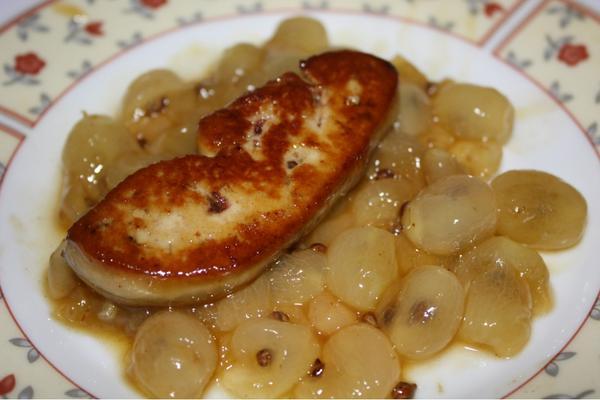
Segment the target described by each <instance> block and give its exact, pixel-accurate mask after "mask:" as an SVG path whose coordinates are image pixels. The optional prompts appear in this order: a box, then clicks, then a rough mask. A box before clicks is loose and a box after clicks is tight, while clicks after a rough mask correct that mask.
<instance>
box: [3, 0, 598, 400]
mask: <svg viewBox="0 0 600 400" xmlns="http://www.w3.org/2000/svg"><path fill="white" fill-rule="evenodd" d="M72 3H77V4H78V5H77V6H73V5H72ZM173 3H174V2H173V0H171V1H169V0H130V1H128V3H127V5H126V6H123V4H125V3H119V4H118V6H117V7H113V9H112V10H109V14H110V13H113V12H114V13H115V14H114V15H120V16H124V18H125V17H126V18H138V21H140V22H142V21H146V23H149V24H150V25H151V26H152V27H153V28H154V31H147V30H136V31H133V32H131V31H128V32H126V34H123V32H121V33H122V34H121V35H119V36H118V37H116V36H113V37H112V38H110V35H111V34H112V33H113V30H112V29H113V28H114V27H115V26H120V27H123V26H125V27H127V28H129V27H130V26H132V25H128V24H127V23H124V24H121V23H119V24H116V23H114V22H113V21H114V19H112V18H107V17H106V16H103V17H98V18H97V17H96V14H95V13H94V12H89V13H88V12H87V11H83V12H82V10H85V9H86V7H89V8H90V10H94V11H95V10H97V9H99V8H98V7H99V4H95V2H93V1H86V2H84V1H79V2H76V1H71V2H69V3H67V2H60V1H47V2H44V3H42V5H41V6H40V7H37V8H35V9H33V10H32V11H30V12H27V13H25V14H23V15H21V16H19V17H18V18H17V19H15V20H14V21H13V23H10V24H7V25H5V26H4V27H2V28H0V47H3V46H4V45H3V44H2V39H3V38H6V37H7V35H14V36H13V38H12V39H11V40H13V41H14V42H16V43H17V44H18V46H15V47H16V49H15V51H12V52H3V56H0V63H1V64H2V65H3V75H0V81H1V82H0V88H1V89H2V91H4V90H10V89H11V88H18V89H15V90H17V91H20V92H21V93H23V89H24V88H25V89H26V91H27V93H26V96H25V97H26V99H25V100H26V101H25V100H24V102H23V104H22V105H21V107H20V108H19V109H11V108H10V106H6V105H4V104H2V103H1V102H0V111H2V112H4V113H5V114H6V115H7V116H8V117H9V118H11V119H12V120H13V121H16V122H17V123H22V124H25V125H26V126H29V127H32V126H34V125H35V123H36V122H37V121H38V120H39V119H40V118H42V117H43V114H44V112H46V111H47V109H48V108H49V107H50V106H51V105H52V103H53V102H54V101H57V100H58V99H59V98H60V96H61V95H62V93H64V91H65V90H68V88H69V87H70V86H71V85H73V84H76V83H77V81H78V80H79V79H81V78H82V77H84V76H85V75H87V74H88V73H89V72H91V71H92V70H93V69H94V68H97V67H100V66H101V65H102V64H103V63H104V62H105V61H106V60H108V59H110V57H112V56H113V55H114V54H115V53H119V52H121V51H124V50H126V49H128V48H130V47H132V46H135V45H138V44H140V43H142V42H144V41H146V40H149V39H151V38H152V37H154V36H156V35H158V34H160V33H161V32H164V31H168V30H170V29H174V28H177V27H178V26H180V27H181V26H185V25H187V24H192V23H201V22H202V21H204V20H206V19H209V18H213V17H215V16H216V15H217V14H218V13H221V14H223V15H232V14H238V15H243V14H253V13H261V12H265V11H270V10H271V9H273V10H279V9H280V7H281V6H280V4H281V3H282V2H280V3H277V4H276V5H275V2H268V1H257V2H254V3H243V4H242V3H241V2H223V3H222V4H224V6H222V9H218V7H214V8H213V9H212V11H213V12H215V11H214V10H215V9H218V11H217V12H215V15H212V14H210V13H209V12H208V10H206V9H194V10H189V12H181V13H180V15H177V16H176V15H174V14H175V13H173V10H174V7H173ZM285 3H286V5H292V7H295V9H296V10H303V9H304V10H321V11H336V10H342V11H353V12H361V13H369V14H375V15H381V16H390V17H397V18H399V19H400V20H401V21H404V22H409V23H417V24H422V25H427V26H430V27H431V28H433V29H436V30H441V31H446V32H447V33H449V34H452V35H454V36H457V37H459V38H462V39H464V40H466V41H470V42H472V43H474V44H476V45H479V46H483V45H484V44H485V43H486V42H487V41H488V39H489V38H490V37H492V36H493V35H494V33H495V32H496V31H497V30H498V28H499V27H500V25H501V24H502V23H503V22H504V21H506V20H508V19H510V17H511V14H512V13H513V12H514V11H515V10H517V9H518V8H519V7H521V6H522V5H523V3H526V0H499V1H489V0H462V1H458V0H456V1H453V3H452V5H451V6H450V7H448V3H449V2H445V3H443V4H445V6H440V4H442V3H441V1H439V0H438V3H437V4H434V3H429V5H428V6H422V4H423V2H421V3H419V5H418V6H416V7H415V6H414V4H415V3H414V2H413V1H411V0H407V1H406V2H395V3H393V2H389V1H387V2H386V1H383V2H381V1H380V2H366V1H356V2H353V3H352V4H351V5H350V4H349V2H344V3H341V0H340V1H320V2H319V1H300V2H298V1H288V2H285ZM457 3H458V4H460V7H455V5H456V4H457ZM179 4H180V5H181V3H179ZM185 4H186V5H187V6H188V7H189V6H190V5H191V4H194V3H193V2H186V3H185ZM196 4H197V3H196ZM411 7H412V8H411ZM444 7H448V8H449V9H452V11H451V12H448V9H445V8H444ZM104 8H105V9H109V8H110V7H107V6H105V7H104ZM169 9H170V11H171V14H172V15H170V16H169V17H170V19H168V18H167V17H166V16H165V14H162V13H163V12H164V13H167V12H168V10H169ZM52 13H54V14H57V15H59V16H60V17H57V16H56V15H54V16H53V17H51V18H50V20H48V21H46V19H45V15H46V14H52ZM92 15H93V16H94V17H91V16H92ZM111 15H112V14H111ZM65 17H66V19H65ZM61 18H62V19H63V22H62V23H61V24H59V23H58V21H57V19H61ZM465 21H467V22H465ZM473 21H475V25H477V29H475V31H474V32H469V31H467V30H466V28H465V26H466V25H468V24H471V25H473V23H474V22H473ZM551 21H553V22H551ZM157 22H160V23H157ZM161 23H163V24H164V25H161ZM551 23H554V24H556V25H557V26H558V27H559V30H558V32H560V33H561V34H560V35H558V36H556V37H554V36H551V35H549V34H544V29H540V28H539V26H542V27H545V26H549V24H551ZM584 24H587V25H585V26H584ZM133 25H135V24H133ZM54 28H56V29H59V28H60V29H62V31H61V32H59V33H60V34H59V33H57V37H59V36H60V40H61V41H62V43H61V45H63V46H80V47H81V48H90V47H93V46H97V45H101V44H102V43H103V41H104V47H105V48H106V49H105V50H106V53H105V54H103V57H104V59H102V58H98V57H96V58H93V57H87V56H86V55H85V54H82V58H81V59H80V60H77V61H76V62H74V64H71V65H69V66H68V67H67V66H65V67H64V68H63V69H64V71H63V72H60V71H57V70H56V69H52V68H54V66H53V65H52V64H54V60H55V59H56V57H55V58H52V57H51V56H50V57H49V56H48V55H45V54H43V52H42V51H39V50H36V47H35V45H33V42H35V41H36V38H37V39H38V41H39V38H40V37H43V36H44V35H51V34H52V29H54ZM13 32H14V33H13ZM599 34H600V17H598V15H596V14H594V13H593V12H591V11H590V10H587V9H585V8H582V7H580V6H579V5H577V4H575V3H572V2H569V1H566V0H545V1H543V2H541V3H540V4H539V5H538V6H537V7H536V8H535V9H534V10H533V11H532V12H531V13H530V14H529V15H527V17H526V18H525V19H524V20H523V21H521V23H520V24H519V26H518V27H517V28H516V29H514V30H513V31H511V32H508V35H507V36H506V38H505V39H504V40H503V41H502V42H501V44H500V45H499V46H498V47H497V48H496V49H495V50H494V54H495V55H496V56H497V57H498V58H500V59H502V60H504V61H506V62H508V63H509V64H510V65H512V66H513V67H514V68H516V69H518V70H520V71H521V72H522V73H524V74H525V75H527V76H528V77H529V78H530V79H532V80H533V81H534V82H536V83H537V84H538V86H540V87H542V88H543V89H544V90H546V91H547V92H548V93H549V94H550V95H551V96H552V97H553V98H554V99H555V100H556V101H557V103H559V105H561V107H563V108H564V109H565V110H566V111H567V112H568V113H569V114H570V115H571V117H572V118H573V119H574V120H575V121H576V122H577V123H578V124H579V125H580V126H581V127H582V130H583V131H585V132H587V133H588V135H589V136H590V138H591V141H592V142H593V144H594V145H595V146H597V147H598V148H600V127H598V124H599V120H598V119H593V118H594V117H595V118H597V115H600V114H599V113H598V107H600V86H598V85H600V81H599V82H598V85H596V86H595V87H593V85H588V87H586V88H585V89H586V90H587V89H589V90H592V91H593V90H595V93H594V92H592V93H591V94H589V93H588V96H587V97H589V98H590V99H591V101H589V102H588V103H585V104H584V103H583V102H582V101H580V100H579V99H580V98H582V97H585V96H580V93H582V88H580V87H572V86H571V85H572V83H573V81H572V80H569V79H567V76H568V74H569V73H571V72H573V71H575V69H576V68H577V73H578V74H579V73H585V74H590V75H589V76H592V77H595V75H593V72H589V71H597V70H600V68H599V65H600V61H599V58H598V54H599V51H598V50H599V48H598V46H599V45H600V42H598V41H597V40H596V41H594V40H592V39H590V38H594V37H596V38H597V37H598V35H599ZM536 35H537V36H538V39H539V41H540V42H541V43H540V46H539V48H540V52H539V54H535V53H533V52H531V50H529V51H527V52H525V51H522V49H523V47H522V46H523V45H524V43H525V42H527V43H530V42H529V41H530V40H532V37H536ZM109 38H110V39H112V42H111V43H110V44H109V45H107V40H108V39H109ZM57 40H58V39H57ZM41 42H42V43H43V40H42V41H41ZM542 44H543V45H542ZM584 69H585V70H584ZM557 71H558V72H557ZM586 71H587V72H586ZM57 75H60V76H61V77H62V81H61V85H59V86H58V87H54V88H47V87H45V85H46V82H47V81H46V80H47V79H49V77H54V76H57ZM586 76H588V75H586ZM584 81H586V80H584ZM586 90H584V91H583V92H586ZM586 93H587V92H586ZM3 97H7V96H3ZM588 100H589V99H588ZM0 101H1V100H0ZM590 110H591V111H590ZM22 130H23V131H24V132H27V131H28V129H27V128H24V129H22ZM5 138H8V139H6V140H5ZM24 138H25V135H23V134H21V133H19V132H17V131H16V130H14V129H12V128H11V127H9V126H5V125H0V150H1V151H0V183H1V179H2V176H3V175H4V172H5V170H6V168H7V167H8V165H9V164H10V160H11V159H12V157H13V156H14V154H15V153H16V151H17V150H18V148H19V146H20V145H21V143H22V141H23V140H24ZM1 293H2V292H1V290H0V299H3V296H2V294H1ZM599 309H600V300H598V301H597V302H596V305H595V306H594V308H593V309H592V310H591V312H590V318H589V320H588V322H587V324H586V325H585V327H584V329H583V330H582V332H579V335H577V336H575V337H574V339H573V341H572V342H571V343H569V344H568V346H565V347H566V349H563V350H562V352H561V353H559V354H558V355H557V356H556V357H555V358H554V359H553V360H551V361H550V362H549V363H548V364H547V365H546V366H545V367H544V368H543V369H542V371H544V373H542V374H538V375H537V376H534V377H533V378H532V380H531V381H528V382H526V383H527V385H525V386H524V387H522V388H520V389H519V391H517V392H513V393H512V394H511V395H512V396H516V397H525V396H531V395H534V396H540V395H544V396H545V397H546V398H581V397H589V396H593V395H597V394H598V389H599V388H573V389H572V388H569V392H568V393H565V392H563V391H562V387H560V389H561V391H559V390H558V388H559V385H558V384H557V380H556V379H555V378H556V377H557V376H562V375H563V370H567V369H568V370H570V371H571V372H573V371H578V370H579V368H580V367H579V366H580V365H583V363H580V361H581V360H579V358H580V357H578V355H579V354H582V353H585V350H584V347H583V346H584V345H585V343H582V342H583V340H580V339H582V336H584V335H583V334H584V333H587V334H588V335H591V337H592V338H597V337H598V333H600V323H599V322H598V321H599V320H600V312H599V311H598V310H599ZM0 320H2V321H3V324H2V326H3V327H7V326H8V324H10V329H6V328H3V329H2V330H0V340H2V343H5V344H4V347H3V349H5V350H3V353H5V352H7V350H6V349H8V348H9V347H12V348H13V349H12V351H13V352H14V351H15V350H17V351H18V350H20V351H21V353H20V355H19V356H18V357H15V356H13V357H10V358H9V361H11V362H9V363H8V364H6V365H5V366H3V367H2V368H0V396H2V397H3V398H6V397H18V398H32V397H33V396H34V394H36V395H42V396H49V395H48V394H47V393H40V394H38V392H37V391H35V390H34V388H33V386H32V385H29V384H21V382H22V381H24V382H33V383H35V382H39V381H44V382H45V383H47V382H53V383H55V384H56V388H60V393H58V394H57V393H56V391H55V390H54V391H48V388H46V390H44V391H43V392H48V393H52V395H53V396H60V397H65V396H66V397H73V398H86V397H89V394H88V393H86V392H85V391H83V390H82V389H80V388H74V387H73V383H71V382H69V381H67V380H66V379H65V378H66V377H62V376H61V375H60V374H57V373H56V372H55V371H54V370H52V369H51V368H49V367H48V364H47V361H46V360H45V359H44V360H43V362H36V361H37V360H38V358H39V356H40V354H39V353H38V351H37V349H35V347H34V346H32V345H31V343H30V342H29V341H28V340H27V338H24V337H22V334H21V332H20V329H19V328H18V326H15V324H14V322H13V318H12V316H10V315H9V312H7V309H6V308H3V307H2V309H1V310H0ZM590 332H593V333H592V334H590ZM11 335H12V336H11ZM588 342H589V341H588ZM0 346H2V345H0ZM23 350H24V351H23ZM15 358H19V359H20V362H16V361H14V360H15ZM586 362H590V361H589V360H587V361H586ZM25 363H26V364H25ZM27 364H29V365H30V367H27ZM34 364H35V366H36V368H37V369H38V370H40V369H43V373H34V374H31V373H30V372H31V371H32V369H31V366H33V365H34ZM6 366H8V367H9V369H8V370H5V369H6ZM40 366H41V367H40ZM24 371H26V373H24ZM38 372H39V371H38ZM33 377H36V379H34V378H33ZM29 378H31V380H30V379H29ZM550 378H552V379H554V381H551V382H550V383H548V382H544V384H543V388H537V389H536V388H535V386H536V383H537V382H538V381H543V380H544V379H545V380H548V379H550ZM45 386H47V385H45ZM530 387H534V389H533V390H534V391H533V392H530V391H529V389H528V388H530ZM52 395H50V396H52Z"/></svg>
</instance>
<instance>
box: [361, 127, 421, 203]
mask: <svg viewBox="0 0 600 400" xmlns="http://www.w3.org/2000/svg"><path fill="white" fill-rule="evenodd" d="M424 151H425V148H424V147H423V145H422V144H421V143H420V142H419V139H418V138H417V137H413V136H409V135H407V134H405V133H402V132H401V131H400V130H398V129H394V130H392V131H391V132H390V133H388V134H387V136H386V137H385V138H384V139H383V140H382V141H381V143H379V146H378V147H377V149H375V152H374V154H373V157H372V160H371V164H370V165H369V170H368V176H369V177H370V178H371V179H374V178H379V177H382V176H383V177H388V176H391V177H394V178H396V179H401V180H404V181H406V183H410V184H411V185H412V187H413V188H414V193H415V194H416V193H417V192H418V191H419V190H420V189H421V188H422V187H423V186H424V185H425V178H424V177H423V171H422V170H421V157H423V152H424Z"/></svg>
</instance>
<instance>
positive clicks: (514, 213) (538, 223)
mask: <svg viewBox="0 0 600 400" xmlns="http://www.w3.org/2000/svg"><path fill="white" fill-rule="evenodd" d="M492 188H493V189H494V192H495V193H496V199H497V202H498V233H499V234H501V235H503V236H508V237H509V238H511V239H513V240H515V241H517V242H519V243H523V244H526V245H528V246H531V247H534V248H536V249H545V250H558V249H564V248H566V247H570V246H573V245H575V244H576V243H577V242H578V241H579V240H580V239H581V236H582V235H583V230H584V228H585V224H586V219H587V203H586V201H585V199H584V198H583V196H582V195H581V193H579V192H578V191H577V189H575V188H574V187H573V186H571V185H569V184H568V183H566V182H565V181H563V180H561V179H559V178H557V177H556V176H554V175H551V174H548V173H546V172H541V171H527V170H514V171H508V172H505V173H503V174H502V175H499V176H498V177H496V178H495V179H494V180H493V181H492Z"/></svg>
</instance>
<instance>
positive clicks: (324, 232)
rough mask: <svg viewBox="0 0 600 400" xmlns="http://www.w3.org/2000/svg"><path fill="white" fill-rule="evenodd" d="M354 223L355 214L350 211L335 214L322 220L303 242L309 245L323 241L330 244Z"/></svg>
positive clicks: (322, 242)
mask: <svg viewBox="0 0 600 400" xmlns="http://www.w3.org/2000/svg"><path fill="white" fill-rule="evenodd" d="M354 225H355V222H354V215H353V214H352V213H350V212H345V213H342V214H339V215H333V216H330V217H327V219H326V220H325V221H323V222H321V223H320V224H319V225H318V226H317V227H316V228H315V230H314V231H312V232H311V233H310V234H309V235H308V236H307V237H306V238H305V239H304V240H303V242H304V243H305V244H306V245H307V246H310V245H312V244H314V243H321V244H324V245H325V246H329V245H330V244H331V242H333V240H334V239H335V238H336V237H338V236H339V235H340V233H342V232H343V231H345V230H346V229H349V228H351V227H353V226H354Z"/></svg>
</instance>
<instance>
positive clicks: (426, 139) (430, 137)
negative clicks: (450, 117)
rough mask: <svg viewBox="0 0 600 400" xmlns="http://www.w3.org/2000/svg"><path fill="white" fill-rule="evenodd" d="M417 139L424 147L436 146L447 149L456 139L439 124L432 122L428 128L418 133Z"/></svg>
mask: <svg viewBox="0 0 600 400" xmlns="http://www.w3.org/2000/svg"><path fill="white" fill-rule="evenodd" d="M418 138H419V141H420V142H421V143H422V144H423V146H424V147H425V148H428V149H431V148H437V149H442V150H448V149H449V148H450V146H452V144H453V143H454V142H455V141H456V138H455V137H454V136H452V134H451V133H450V132H448V131H447V130H446V129H444V128H442V127H441V126H440V124H432V125H431V126H430V127H429V129H427V130H426V131H425V132H423V133H421V134H420V135H419V137H418Z"/></svg>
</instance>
